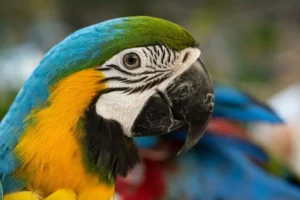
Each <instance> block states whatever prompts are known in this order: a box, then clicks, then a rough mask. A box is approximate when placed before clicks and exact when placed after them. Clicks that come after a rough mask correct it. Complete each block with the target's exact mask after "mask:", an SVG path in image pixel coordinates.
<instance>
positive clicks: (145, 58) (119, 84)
mask: <svg viewBox="0 0 300 200" xmlns="http://www.w3.org/2000/svg"><path fill="white" fill-rule="evenodd" d="M128 53H134V54H135V55H138V57H139V59H140V60H139V62H140V66H139V67H137V68H135V69H128V68H127V67H125V66H124V56H125V55H126V54H128ZM199 56H200V50H199V49H198V48H186V49H184V50H182V51H174V50H171V49H169V48H168V47H166V46H163V45H155V46H148V47H139V48H132V49H126V50H124V51H122V52H120V53H118V54H117V55H115V56H113V57H112V58H111V59H110V60H108V61H107V62H106V63H104V64H103V65H102V66H100V67H99V68H98V69H99V70H100V71H102V73H103V74H104V75H105V79H106V83H107V86H108V88H109V89H108V92H107V93H104V94H102V95H101V96H100V97H99V99H98V101H97V103H96V112H97V114H98V115H100V116H102V117H104V118H106V119H113V120H116V121H118V122H119V123H120V124H121V125H122V128H123V131H124V133H125V134H126V135H127V136H129V137H130V136H131V135H132V134H131V131H130V130H131V127H132V125H133V123H134V121H135V119H136V117H137V116H138V114H139V113H140V111H141V110H142V109H143V106H144V104H145V103H146V101H147V100H148V99H149V97H151V96H152V95H153V94H154V93H156V91H157V90H160V91H163V90H165V89H166V88H167V87H168V86H169V84H170V83H171V82H172V81H173V80H174V79H175V78H176V77H178V76H179V75H180V74H182V73H183V72H184V71H186V70H187V69H188V68H189V67H190V66H191V65H192V64H193V63H194V62H195V61H196V60H197V59H198V57H199Z"/></svg>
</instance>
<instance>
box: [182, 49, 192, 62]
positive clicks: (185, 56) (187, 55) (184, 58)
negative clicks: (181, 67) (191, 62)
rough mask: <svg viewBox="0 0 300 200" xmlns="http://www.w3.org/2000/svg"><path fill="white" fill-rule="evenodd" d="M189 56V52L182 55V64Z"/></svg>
mask: <svg viewBox="0 0 300 200" xmlns="http://www.w3.org/2000/svg"><path fill="white" fill-rule="evenodd" d="M189 56H190V52H187V53H186V54H185V55H184V57H183V60H182V62H183V63H184V62H185V61H186V60H187V59H188V57H189Z"/></svg>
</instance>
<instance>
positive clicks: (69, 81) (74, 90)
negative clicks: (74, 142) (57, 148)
mask: <svg viewBox="0 0 300 200" xmlns="http://www.w3.org/2000/svg"><path fill="white" fill-rule="evenodd" d="M199 56H200V50H199V48H198V46H197V42H196V41H195V40H194V38H193V37H192V36H191V35H190V34H189V33H188V32H187V31H186V30H184V29H183V28H181V27H180V26H178V25H176V24H173V23H171V22H168V21H165V20H162V19H158V18H153V17H126V18H119V19H114V20H110V21H106V22H103V23H100V24H96V25H93V26H90V27H87V28H84V29H81V30H79V31H77V32H75V33H73V34H71V35H70V36H68V37H67V38H66V39H65V40H63V41H62V42H61V43H59V44H58V45H56V46H55V47H54V48H53V49H52V50H50V51H49V53H48V54H47V55H46V56H45V58H44V59H43V60H42V61H41V63H40V65H39V66H38V67H37V69H36V70H35V71H34V73H33V75H32V76H31V77H30V78H29V80H28V81H27V82H26V83H25V85H24V87H23V89H22V90H21V92H20V94H19V96H18V97H17V100H16V101H17V102H26V105H25V106H24V107H23V108H22V110H21V111H18V112H19V114H20V115H22V113H27V112H30V113H31V116H32V117H31V118H30V117H28V116H27V117H26V119H27V121H28V123H31V122H32V123H33V124H34V122H36V121H38V120H41V119H45V118H47V120H45V123H43V126H44V127H42V126H41V129H42V128H46V126H48V123H51V121H53V120H54V121H55V120H56V121H57V123H56V126H55V127H53V128H51V129H52V130H51V131H52V132H53V134H54V132H55V131H54V130H56V129H58V130H60V129H61V128H62V127H67V126H68V127H69V128H68V130H72V131H74V132H76V131H77V130H80V131H79V132H80V134H78V135H77V136H78V138H80V139H79V141H80V142H81V143H82V146H83V148H84V151H85V152H86V155H87V156H86V160H88V161H89V162H90V163H93V165H94V167H95V168H99V169H100V168H101V169H106V170H107V171H110V172H112V173H111V174H113V175H114V174H118V175H126V174H127V172H128V170H129V169H130V168H132V167H133V166H134V165H135V164H136V163H137V161H138V155H137V151H136V147H135V145H134V143H133V141H132V139H131V138H132V137H136V136H153V135H160V134H166V133H169V132H171V131H173V130H175V129H178V128H180V127H186V128H187V129H188V135H187V138H186V142H185V144H184V146H183V148H182V150H181V151H187V150H188V149H190V148H191V147H192V146H193V145H194V144H195V143H197V141H198V140H199V139H200V137H201V136H202V134H203V132H204V129H205V127H206V125H207V124H208V122H209V119H210V117H211V114H212V111H213V106H214V94H213V87H212V83H211V80H210V76H209V74H208V72H207V69H206V68H205V66H204V65H203V63H202V61H201V60H200V57H199ZM24 99H26V101H25V100H24ZM12 109H14V108H12ZM39 110H40V111H39ZM54 110H55V111H54ZM39 118H40V119H39ZM49 129H50V128H49ZM61 132H62V131H58V132H57V134H58V135H59V134H62V133H61ZM55 134H56V133H55ZM62 140H63V139H62Z"/></svg>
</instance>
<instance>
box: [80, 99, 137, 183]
mask: <svg viewBox="0 0 300 200" xmlns="http://www.w3.org/2000/svg"><path fill="white" fill-rule="evenodd" d="M95 102H96V101H94V102H93V103H92V104H91V106H90V107H89V109H88V110H87V111H86V112H85V119H84V129H85V132H86V135H85V137H84V144H85V146H86V153H87V155H86V158H87V163H89V164H88V165H89V168H90V169H91V170H92V172H93V173H97V174H99V176H100V178H101V179H102V180H104V181H106V182H108V183H114V182H115V180H116V178H117V175H121V176H126V175H127V173H128V171H129V170H130V169H132V168H133V167H134V166H135V165H136V164H137V163H138V161H139V157H138V151H137V148H136V146H135V145H134V142H133V140H132V139H131V138H128V137H126V136H125V134H124V132H123V129H122V127H121V124H120V123H119V122H117V121H115V120H110V119H105V118H103V117H102V116H99V115H98V114H97V113H96V106H95Z"/></svg>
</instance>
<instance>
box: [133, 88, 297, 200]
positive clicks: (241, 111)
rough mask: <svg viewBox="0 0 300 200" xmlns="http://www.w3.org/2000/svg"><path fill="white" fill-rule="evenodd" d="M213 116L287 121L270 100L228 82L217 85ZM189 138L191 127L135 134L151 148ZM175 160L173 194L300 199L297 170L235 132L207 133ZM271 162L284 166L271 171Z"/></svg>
mask: <svg viewBox="0 0 300 200" xmlns="http://www.w3.org/2000/svg"><path fill="white" fill-rule="evenodd" d="M213 118H222V119H224V120H225V121H226V120H228V123H232V122H231V121H233V122H235V123H249V122H265V123H272V124H281V123H283V120H282V119H281V118H280V117H279V116H278V115H277V114H276V113H275V112H274V111H273V110H272V109H270V107H269V106H268V105H265V104H264V103H262V102H260V101H258V100H256V99H254V98H253V97H251V96H250V95H248V94H246V93H245V92H243V91H240V90H238V89H234V88H231V87H228V86H223V85H217V86H216V87H215V110H214V115H213ZM218 125H219V126H220V127H222V125H221V124H218ZM233 126H235V124H234V123H233ZM220 130H222V132H223V131H224V130H223V129H222V128H221V129H220ZM233 130H238V129H233ZM225 132H226V131H225ZM236 134H237V135H238V134H239V133H236ZM240 134H242V133H240ZM185 138H186V131H184V130H182V129H181V130H177V131H175V132H174V133H173V134H169V135H166V136H161V137H146V138H135V141H136V143H137V145H138V146H139V147H142V148H151V147H154V146H155V145H156V144H157V142H158V141H163V142H165V143H169V144H172V142H174V141H182V142H183V141H184V140H185ZM173 164H174V165H175V166H176V167H175V168H176V170H175V171H174V170H164V171H165V178H166V185H167V191H166V196H165V197H166V198H167V199H191V200H198V199H199V200H227V199H230V200H241V199H243V200H281V199H289V200H299V199H300V189H299V188H298V187H297V186H296V185H294V184H292V183H290V182H289V178H291V177H293V176H295V175H294V173H293V172H291V171H289V169H288V168H287V167H285V166H284V163H283V164H281V163H277V162H274V160H273V159H272V157H271V156H270V155H268V154H267V152H265V151H264V150H263V149H261V148H260V147H258V146H257V145H255V144H253V143H252V142H251V141H250V140H247V138H243V137H240V138H238V137H234V135H231V133H228V134H224V133H222V134H221V133H218V132H209V133H206V134H205V135H204V136H203V138H202V139H201V140H200V141H199V143H198V144H197V145H196V146H195V147H194V148H193V149H192V150H191V151H190V152H188V153H186V154H184V155H181V156H179V157H176V158H175V161H174V163H173ZM269 165H271V166H273V167H275V168H276V169H278V173H274V172H273V171H272V172H271V171H270V172H269V171H267V170H268V166H269ZM296 180H298V177H296Z"/></svg>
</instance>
